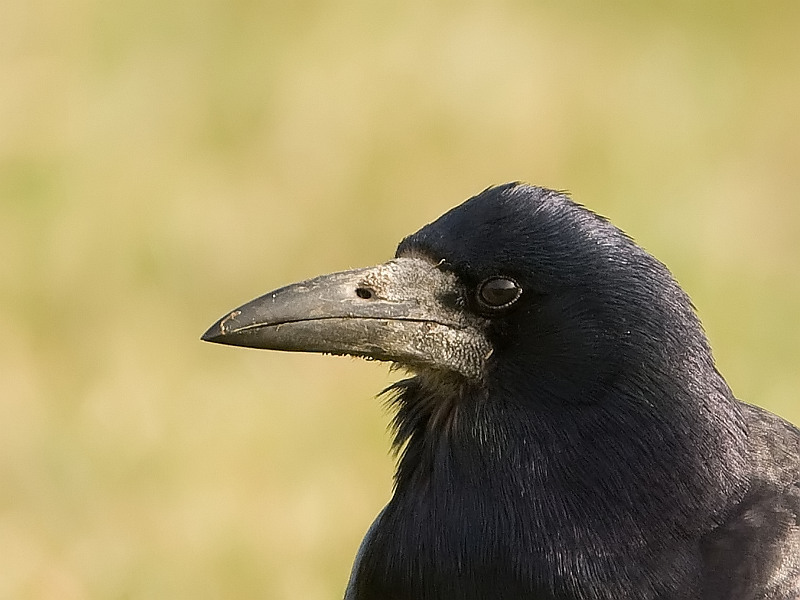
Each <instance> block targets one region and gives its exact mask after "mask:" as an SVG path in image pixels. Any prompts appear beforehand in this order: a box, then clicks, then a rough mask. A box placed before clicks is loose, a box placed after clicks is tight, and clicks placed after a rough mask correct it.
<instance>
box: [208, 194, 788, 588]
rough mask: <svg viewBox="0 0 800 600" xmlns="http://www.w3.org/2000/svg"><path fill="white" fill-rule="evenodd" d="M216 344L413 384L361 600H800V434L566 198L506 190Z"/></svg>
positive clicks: (642, 266)
mask: <svg viewBox="0 0 800 600" xmlns="http://www.w3.org/2000/svg"><path fill="white" fill-rule="evenodd" d="M204 339H208V340H210V341H216V342H221V343H229V344H234V345H243V346H252V347H260V348H272V349H280V350H300V351H317V352H332V353H337V354H352V355H356V356H366V357H371V358H377V359H380V360H389V361H393V362H395V363H397V364H399V365H401V366H403V367H405V368H406V369H408V370H409V371H410V372H411V373H412V377H411V378H409V379H406V380H404V381H401V382H399V383H397V384H395V385H394V386H392V388H390V390H389V391H388V393H389V395H390V398H391V400H390V402H391V404H392V405H393V406H394V407H395V411H396V412H395V418H394V432H395V442H394V445H395V448H396V450H397V451H398V455H399V456H398V468H397V472H396V476H395V490H394V494H393V497H392V499H391V501H390V502H389V504H388V505H387V506H386V507H385V508H384V510H383V511H382V512H381V514H380V515H379V516H378V518H377V519H376V521H375V523H374V524H373V526H372V527H371V528H370V531H369V532H368V533H367V536H366V537H365V539H364V542H363V544H362V546H361V549H360V550H359V553H358V556H357V558H356V563H355V565H354V568H353V573H352V576H351V581H350V584H349V586H348V590H347V594H346V599H347V600H455V599H458V600H489V599H492V600H523V599H525V600H634V599H635V600H647V599H651V600H698V599H699V600H723V599H725V600H757V599H764V600H767V599H769V600H796V599H797V598H800V487H799V486H800V432H798V430H797V429H795V428H794V427H792V426H791V425H789V424H788V423H786V422H785V421H782V420H781V419H779V418H778V417H776V416H774V415H772V414H770V413H767V412H765V411H763V410H760V409H757V408H754V407H751V406H749V405H746V404H743V403H741V402H739V401H738V400H737V399H736V398H735V397H734V396H733V394H732V393H731V391H730V389H729V388H728V386H727V384H726V383H725V380H724V379H723V377H722V376H721V375H720V374H719V372H718V371H717V370H716V368H715V366H714V360H713V357H712V354H711V349H710V348H709V345H708V341H707V339H706V336H705V334H704V333H703V330H702V327H701V325H700V322H699V320H698V318H697V316H696V314H695V311H694V309H693V307H692V304H691V302H690V300H689V298H688V297H687V295H686V294H685V292H684V291H683V290H682V289H681V288H680V286H679V285H678V284H677V283H676V282H675V280H674V279H673V277H672V275H671V274H670V272H669V271H668V269H667V268H666V267H665V266H664V265H663V264H661V263H660V262H659V261H658V260H656V259H655V258H653V257H652V256H651V255H650V254H648V253H647V252H646V251H644V250H643V249H642V248H640V247H639V246H637V245H636V244H635V243H634V242H633V241H632V240H631V238H629V237H628V236H627V235H625V234H624V233H623V232H621V231H620V230H619V229H617V228H616V227H614V226H613V225H612V224H611V223H610V222H608V221H607V220H605V219H603V218H602V217H599V216H597V215H595V214H594V213H592V212H591V211H589V210H588V209H586V208H584V207H582V206H580V205H578V204H576V203H575V202H573V201H572V200H570V199H569V198H568V197H567V196H566V195H564V194H563V193H559V192H555V191H552V190H547V189H544V188H539V187H534V186H530V185H525V184H519V183H513V184H506V185H503V186H498V187H493V188H489V189H487V190H485V191H484V192H482V193H481V194H479V195H477V196H475V197H473V198H471V199H469V200H467V201H466V202H464V203H463V204H461V205H460V206H458V207H456V208H454V209H452V210H451V211H449V212H447V213H446V214H444V215H443V216H442V217H440V218H439V219H437V220H436V221H434V222H433V223H431V224H429V225H427V226H425V227H423V228H422V229H421V230H420V231H418V232H417V233H415V234H412V235H410V236H409V237H407V238H406V239H404V240H403V241H402V242H401V243H400V245H399V247H398V249H397V254H396V257H395V259H394V260H392V261H390V262H388V263H386V264H384V265H378V266H377V267H370V268H367V269H358V270H354V271H345V272H342V273H335V274H332V275H327V276H322V277H319V278H315V279H313V280H309V281H307V282H303V283H301V284H295V285H293V286H287V287H286V288H281V289H280V290H276V291H275V292H273V293H271V294H267V295H266V296H263V297H261V298H259V299H256V300H254V301H253V302H251V303H248V304H246V305H244V306H242V307H240V308H239V309H237V310H236V311H233V312H231V313H230V314H229V315H227V316H226V317H225V318H223V319H221V320H220V321H218V322H217V323H216V324H215V325H214V326H212V328H211V329H209V331H208V332H207V333H206V335H205V336H204Z"/></svg>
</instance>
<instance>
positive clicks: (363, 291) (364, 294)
mask: <svg viewBox="0 0 800 600" xmlns="http://www.w3.org/2000/svg"><path fill="white" fill-rule="evenodd" d="M356 296H358V297H359V298H363V299H364V300H369V299H370V298H372V290H371V289H369V288H365V287H359V288H356Z"/></svg>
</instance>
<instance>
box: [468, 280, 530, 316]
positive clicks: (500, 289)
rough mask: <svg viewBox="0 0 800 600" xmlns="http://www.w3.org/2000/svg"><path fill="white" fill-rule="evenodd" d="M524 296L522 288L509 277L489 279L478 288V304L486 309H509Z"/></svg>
mask: <svg viewBox="0 0 800 600" xmlns="http://www.w3.org/2000/svg"><path fill="white" fill-rule="evenodd" d="M521 295H522V288H521V287H520V285H519V284H518V283H517V282H516V281H514V280H513V279H509V278H508V277H489V279H487V280H485V281H484V282H483V283H481V284H480V286H478V302H479V303H480V304H481V306H483V307H484V308H489V309H498V308H507V307H509V306H511V305H512V304H514V302H516V301H517V300H519V297H520V296H521Z"/></svg>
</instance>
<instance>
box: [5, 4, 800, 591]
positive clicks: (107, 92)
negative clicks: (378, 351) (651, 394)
mask: <svg viewBox="0 0 800 600" xmlns="http://www.w3.org/2000/svg"><path fill="white" fill-rule="evenodd" d="M1 12H2V16H0V332H1V333H0V340H1V341H0V411H1V412H0V565H2V567H0V599H6V598H9V599H16V598H23V599H24V598H37V599H38V598H45V599H50V598H53V599H60V600H61V599H63V600H71V599H83V598H120V599H122V598H126V599H139V598H142V599H145V598H146V599H150V598H169V599H173V598H193V599H206V598H277V599H287V600H288V599H299V598H302V599H304V600H317V599H319V600H323V599H336V598H340V597H341V594H342V592H343V589H344V585H345V582H346V579H347V575H348V572H349V567H350V563H351V560H352V557H353V554H354V553H355V550H356V547H357V545H358V542H359V540H360V537H361V535H362V534H363V532H364V531H365V530H366V528H367V527H368V525H369V523H370V521H371V520H372V518H373V516H374V515H375V513H377V511H378V510H379V509H380V507H381V506H382V505H383V503H384V502H385V501H386V500H387V498H388V497H389V494H390V490H391V473H392V459H391V457H390V456H389V455H388V435H387V433H386V425H387V423H388V415H387V414H386V412H385V410H384V408H383V407H382V405H381V403H380V401H378V400H375V399H374V395H375V393H376V392H378V391H379V390H380V389H382V388H383V387H384V386H386V385H387V384H388V383H389V382H391V381H392V380H393V379H395V378H396V377H397V376H398V374H390V373H388V370H387V368H386V366H385V365H382V364H377V363H366V362H362V361H356V360H354V359H347V358H330V357H320V356H314V355H289V354H283V353H267V352H258V351H254V350H243V349H234V348H226V347H221V346H214V345H210V344H203V343H201V342H200V341H199V339H198V338H199V336H200V334H201V333H202V332H203V331H204V330H205V328H206V327H207V326H209V325H210V324H211V323H212V322H213V321H214V320H215V319H217V318H218V317H220V316H221V315H223V314H224V313H225V312H226V311H227V310H229V309H231V308H233V307H234V306H236V305H238V304H239V303H242V302H244V301H246V300H248V299H250V298H252V297H254V296H256V295H259V294H261V293H263V292H265V291H268V290H270V289H273V288H275V287H278V286H279V285H282V284H284V283H288V282H291V281H295V280H299V279H303V278H306V277H309V276H312V275H315V274H318V273H321V272H327V271H333V270H339V269H345V268H350V267H356V266H362V265H368V264H374V263H377V262H380V261H383V260H385V259H387V258H389V257H390V256H391V255H392V254H393V252H394V246H395V244H396V242H397V241H399V240H400V239H401V237H402V236H403V235H405V234H407V233H410V232H412V231H414V230H416V229H417V228H418V227H419V226H421V225H422V224H424V223H426V222H429V221H431V220H433V219H434V218H435V217H437V216H438V215H439V214H440V213H442V212H443V211H444V210H446V209H448V208H450V207H451V206H453V205H455V204H457V203H459V202H460V201H461V200H463V199H465V198H466V197H468V196H470V195H472V194H474V193H476V192H478V191H480V190H482V189H483V188H484V187H486V186H488V185H490V184H494V183H501V182H505V181H509V180H517V179H523V180H527V181H530V182H533V183H538V184H541V185H546V186H550V187H555V188H559V189H567V190H569V191H571V192H572V193H573V195H574V197H575V198H576V199H578V200H579V201H581V202H582V203H584V204H586V205H588V206H589V207H591V208H592V209H594V210H596V211H598V212H600V213H602V214H605V215H607V216H609V217H610V218H612V220H613V221H614V222H615V223H617V224H618V225H619V226H621V227H622V228H624V229H625V230H626V231H628V232H629V233H630V234H631V235H633V236H634V237H635V238H636V239H637V240H639V242H640V243H642V244H643V245H644V246H645V247H646V248H648V249H649V250H650V251H652V252H653V253H654V254H655V255H657V256H658V257H659V258H660V259H661V260H663V261H664V262H666V263H667V264H668V265H669V266H670V267H671V269H672V270H673V272H674V273H675V275H676V277H677V278H678V280H679V281H680V282H681V283H682V284H683V286H684V287H685V288H686V289H687V290H688V291H689V293H690V295H691V296H692V298H693V299H694V301H695V304H696V305H697V307H698V309H699V312H700V314H701V317H702V319H703V321H704V323H705V326H706V329H707V331H708V334H709V336H710V338H711V341H712V344H713V347H714V348H715V352H716V357H717V361H718V365H719V368H720V370H721V371H722V373H723V374H724V375H725V376H726V377H727V379H728V381H729V383H730V384H731V386H732V387H733V389H734V391H735V392H736V393H737V395H738V396H739V397H741V398H743V399H746V400H748V401H751V402H754V403H757V404H760V405H763V406H766V407H768V408H770V409H772V410H774V411H776V412H777V413H779V414H781V415H783V416H785V417H786V418H788V419H790V420H793V421H795V422H800V407H799V406H798V389H799V388H800V369H799V368H798V367H800V360H798V358H799V357H800V317H798V306H800V267H799V266H798V259H799V258H800V199H799V198H798V185H799V184H800V36H799V35H798V31H800V3H798V2H796V0H786V1H774V2H770V3H767V4H760V3H751V2H744V1H738V0H733V1H731V0H725V1H722V0H718V1H709V2H694V1H683V2H671V3H659V2H653V3H648V2H635V1H628V2H624V1H614V2H607V3H600V2H597V3H594V2H580V1H569V0H568V1H565V2H522V1H511V0H501V1H492V2H488V1H486V2H475V1H466V2H452V1H444V2H421V1H419V0H403V1H402V2H401V1H390V2H380V1H379V2H367V1H355V0H346V1H344V2H333V1H330V0H318V1H310V0H309V1H301V2H295V3H287V2H275V1H247V0H240V1H236V0H235V1H233V2H231V1H227V2H223V1H220V0H194V1H192V2H189V1H186V0H166V1H164V0H159V1H158V2H157V1H155V0H131V1H125V2H122V1H118V0H111V1H106V2H98V1H96V0H71V1H67V0H29V1H23V0H6V2H4V3H3V4H2V11H1Z"/></svg>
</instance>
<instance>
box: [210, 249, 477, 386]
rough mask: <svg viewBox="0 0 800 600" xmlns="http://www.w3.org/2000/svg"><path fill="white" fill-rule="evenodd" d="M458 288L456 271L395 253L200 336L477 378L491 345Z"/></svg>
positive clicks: (300, 286)
mask: <svg viewBox="0 0 800 600" xmlns="http://www.w3.org/2000/svg"><path fill="white" fill-rule="evenodd" d="M460 293H462V292H461V286H460V284H459V283H458V280H457V278H456V277H455V275H453V274H452V273H448V272H446V271H442V270H440V269H439V268H437V266H436V265H434V264H432V263H431V262H429V261H426V260H422V259H417V258H398V259H395V260H392V261H389V262H388V263H385V264H382V265H378V266H375V267H368V268H364V269H355V270H351V271H341V272H339V273H332V274H330V275H322V276H320V277H315V278H313V279H309V280H307V281H303V282H300V283H295V284H292V285H288V286H286V287H282V288H280V289H277V290H275V291H274V292H270V293H268V294H265V295H264V296H261V297H259V298H256V299H255V300H252V301H250V302H248V303H247V304H244V305H242V306H240V307H239V308H237V309H236V310H233V311H231V312H230V313H228V314H227V315H225V316H224V317H222V318H221V319H220V320H219V321H217V322H216V323H214V325H212V326H211V327H210V328H209V329H208V331H206V332H205V333H204V334H203V337H202V339H203V340H205V341H207V342H215V343H219V344H229V345H233V346H246V347H250V348H265V349H269V350H288V351H295V352H323V353H329V354H350V355H353V356H361V357H366V358H372V359H376V360H387V361H393V362H397V363H401V364H403V365H406V366H410V367H419V366H427V367H434V368H440V369H446V370H450V371H456V372H459V373H461V374H462V375H465V376H467V377H470V378H475V377H479V375H480V371H481V368H482V364H483V362H484V361H485V358H486V356H487V355H488V353H489V345H488V342H487V341H486V339H485V337H484V336H483V334H482V333H481V331H480V329H479V328H478V327H476V325H477V323H476V322H474V319H471V318H470V317H469V316H468V315H467V314H466V313H464V311H462V310H460V309H459V308H458V306H459V303H458V302H457V301H456V299H457V296H458V294H460ZM462 304H463V303H462Z"/></svg>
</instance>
